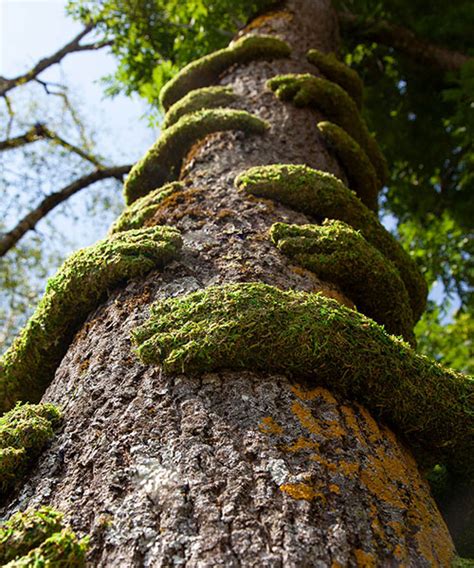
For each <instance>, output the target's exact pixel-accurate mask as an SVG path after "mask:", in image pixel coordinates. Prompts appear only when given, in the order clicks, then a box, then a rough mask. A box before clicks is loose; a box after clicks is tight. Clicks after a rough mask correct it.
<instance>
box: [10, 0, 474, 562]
mask: <svg viewBox="0 0 474 568" xmlns="http://www.w3.org/2000/svg"><path fill="white" fill-rule="evenodd" d="M287 4H288V5H287V6H286V7H285V8H283V9H276V10H273V11H270V12H268V13H265V14H261V15H260V16H259V17H258V18H257V19H256V20H254V21H253V22H252V23H250V24H249V26H248V27H246V28H245V29H244V30H243V31H242V34H241V37H239V38H237V39H236V40H235V41H233V42H232V43H231V44H230V45H229V46H228V47H224V48H223V49H219V50H218V51H216V52H214V53H212V54H209V55H206V56H205V57H203V58H201V59H198V60H196V61H194V62H191V63H189V64H188V65H187V66H185V67H184V69H183V70H182V71H181V72H179V73H178V74H177V75H176V76H175V77H174V78H173V79H172V80H171V81H170V82H169V83H168V85H167V86H166V87H165V88H164V89H163V90H162V92H161V105H162V107H163V109H164V110H165V111H166V117H165V122H164V128H163V129H162V132H161V135H160V137H159V138H158V140H157V141H156V143H155V144H154V145H153V146H152V147H151V149H150V150H149V152H148V153H147V154H146V156H145V157H144V158H143V159H142V160H140V161H139V162H138V163H137V164H136V165H135V166H134V168H133V169H132V170H131V172H130V175H129V177H128V179H127V180H126V183H125V187H124V193H125V200H126V208H125V209H124V211H123V213H122V215H121V216H120V217H119V219H118V220H117V221H116V222H115V223H114V225H113V226H112V228H111V230H110V232H109V236H108V237H107V238H106V239H105V240H104V241H101V242H99V243H98V244H97V245H94V246H92V247H89V248H87V249H84V250H82V251H79V252H78V253H76V254H75V255H73V256H72V257H71V258H70V259H69V260H68V261H67V262H66V263H65V264H64V265H63V267H62V268H61V269H60V271H59V273H58V275H57V276H56V277H54V278H53V279H52V280H51V281H50V282H49V284H48V288H47V290H46V294H45V296H44V298H43V300H42V301H41V303H40V305H39V307H38V308H37V310H36V312H35V313H34V315H33V317H32V318H31V320H30V321H29V322H28V324H27V325H26V327H25V329H24V330H23V332H22V334H21V335H20V337H19V338H18V339H17V340H16V341H15V342H14V344H13V345H12V347H11V348H10V349H9V350H8V351H7V353H6V354H5V355H4V357H3V358H2V360H1V362H0V394H1V395H2V396H1V409H2V410H3V411H7V410H9V409H12V408H13V410H10V412H9V413H8V414H6V415H5V416H4V417H3V418H2V419H1V421H0V456H2V455H3V456H7V457H8V460H9V461H8V460H7V461H3V462H2V466H0V476H2V475H3V477H0V483H1V484H2V487H4V488H5V495H4V501H3V502H4V508H3V509H2V513H3V515H4V516H5V518H6V517H8V516H10V515H11V513H12V512H13V511H20V510H21V511H24V510H25V508H26V507H28V506H29V507H30V509H28V510H26V511H25V512H23V513H21V512H19V513H16V514H14V515H13V516H11V518H10V520H8V521H7V522H6V523H5V524H4V525H3V526H2V527H0V562H3V563H10V564H7V565H9V566H30V565H33V566H58V567H59V566H64V567H66V566H82V565H83V564H84V562H85V555H86V554H87V563H88V565H91V566H103V567H108V566H111V567H115V566H124V567H132V566H177V565H183V566H184V565H186V566H234V565H235V566H237V565H239V566H249V567H257V566H258V567H259V566H316V565H317V566H332V567H336V566H349V567H360V566H364V567H365V566H368V567H375V566H394V567H396V568H401V567H402V566H420V567H425V566H426V567H428V566H450V564H451V563H452V562H453V561H454V558H455V549H454V545H453V541H452V538H451V536H450V535H449V532H448V529H447V527H446V525H445V523H444V522H443V520H442V518H441V515H440V512H439V510H438V509H437V506H436V504H435V501H434V500H433V498H432V496H431V494H430V489H429V485H428V483H427V482H426V480H425V479H424V476H423V472H425V471H426V470H429V469H431V470H432V472H433V473H437V472H438V471H440V470H443V471H444V470H446V471H448V472H449V473H451V474H455V475H456V476H457V478H458V479H460V478H462V479H463V480H464V481H463V483H464V484H465V485H464V486H470V480H471V479H472V477H473V474H474V457H473V456H474V382H473V379H471V378H468V377H465V376H463V375H461V374H459V373H456V372H454V371H451V370H449V369H444V368H443V367H442V366H440V365H439V364H438V363H436V362H434V361H431V360H429V359H427V358H425V357H422V356H420V355H418V354H417V353H416V352H415V351H414V349H413V348H412V347H410V345H409V344H408V343H407V342H405V340H404V339H403V338H405V339H406V340H408V341H410V342H412V343H414V335H413V325H414V323H415V322H416V321H417V320H418V319H419V317H420V315H421V314H422V312H423V310H424V308H425V305H426V296H427V286H426V283H425V281H424V279H423V276H422V274H421V272H420V270H419V268H418V267H417V265H416V264H415V262H414V260H413V259H412V258H411V257H410V255H409V254H408V253H407V252H405V251H404V250H403V248H402V247H401V246H400V244H399V243H398V242H397V241H396V240H395V238H394V237H393V236H392V235H391V234H390V233H388V232H387V231H386V230H385V228H384V227H383V226H382V225H381V224H380V222H379V220H378V218H377V216H376V213H375V212H376V210H377V205H378V192H379V190H380V188H381V187H382V185H383V184H384V183H385V180H386V176H387V172H386V163H385V159H384V157H383V155H382V154H381V151H380V149H379V147H378V145H377V143H376V142H375V138H374V137H373V136H372V134H371V133H369V130H368V128H367V126H366V124H365V122H364V121H363V119H362V118H361V115H360V113H359V108H360V105H361V101H362V91H363V89H362V84H361V81H360V79H359V77H358V76H357V75H356V74H355V73H354V71H352V70H350V69H348V68H347V67H346V66H345V65H343V64H342V63H341V62H340V61H338V60H337V58H336V57H335V55H334V53H337V52H338V51H339V45H338V43H337V38H338V37H339V33H338V28H337V18H336V17H335V14H334V12H333V9H332V6H331V3H330V2H329V0H288V2H287ZM213 6H214V4H213ZM318 73H320V74H321V76H317V74H318ZM275 95H276V96H275ZM156 102H157V103H158V101H156ZM347 185H348V186H349V187H347ZM167 224H168V225H173V226H172V227H171V226H166V225H167ZM112 291H114V292H113V296H111V297H110V296H109V294H110V292H112ZM86 320H87V321H86ZM375 320H376V321H375ZM379 324H383V325H379ZM76 331H79V333H77V334H76ZM389 332H390V333H394V334H397V335H401V336H403V338H402V337H399V336H396V335H390V333H389ZM41 397H43V400H42V404H41V405H38V406H30V405H20V406H16V407H15V404H16V402H17V401H19V400H22V401H31V402H37V401H39V400H40V398H41ZM58 409H60V410H58ZM59 413H60V414H61V424H60V428H58V427H57V426H58V421H59ZM391 428H393V431H392V430H391ZM412 452H413V454H412ZM415 458H416V459H415ZM33 463H34V467H31V465H32V464H33ZM4 464H6V465H4ZM433 466H437V467H436V468H434V469H433ZM2 467H3V469H2ZM27 469H29V471H27ZM17 474H18V475H17ZM20 474H21V475H23V474H25V477H23V478H21V476H20ZM463 496H464V495H463ZM53 505H54V509H52V506H53ZM463 506H464V510H465V511H466V513H465V515H463V517H462V519H461V520H462V523H461V524H462V526H461V527H459V526H458V525H456V524H452V525H451V527H452V528H453V535H454V536H455V537H456V538H457V537H459V535H460V534H461V533H463V534H470V533H472V530H471V527H472V526H474V520H473V519H474V505H473V506H471V505H470V502H469V499H467V498H466V499H464V500H463ZM57 511H61V513H58V512H57ZM62 515H64V517H63V516H62ZM64 519H67V522H68V523H70V527H71V528H68V525H67V524H66V523H65V521H64ZM72 529H74V532H73V530H72ZM76 534H77V535H79V536H81V535H89V536H90V544H89V545H88V543H87V541H86V540H84V539H79V538H78V537H76ZM461 536H462V535H461ZM468 541H469V539H467V540H462V539H460V538H457V542H458V544H459V545H460V550H462V551H463V552H464V553H469V552H470V548H469V547H470V545H469V542H468ZM465 542H468V544H463V543H465Z"/></svg>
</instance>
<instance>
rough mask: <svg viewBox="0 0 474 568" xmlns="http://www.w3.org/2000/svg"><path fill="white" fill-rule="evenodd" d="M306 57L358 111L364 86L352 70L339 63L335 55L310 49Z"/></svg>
mask: <svg viewBox="0 0 474 568" xmlns="http://www.w3.org/2000/svg"><path fill="white" fill-rule="evenodd" d="M306 57H307V59H308V61H309V62H310V63H312V64H313V65H316V67H317V68H318V69H319V70H320V71H321V73H322V74H323V75H324V76H325V77H326V78H327V79H329V80H330V81H333V82H334V83H337V84H338V85H339V86H340V87H342V88H343V89H344V90H345V91H346V93H347V94H348V95H350V96H351V97H352V99H354V102H355V103H356V105H357V107H358V108H359V109H360V108H361V107H362V98H363V92H364V84H363V83H362V79H361V78H360V77H359V74H358V73H357V72H356V71H354V69H351V68H350V67H348V66H347V65H345V64H344V63H342V61H339V59H338V58H337V56H336V54H335V53H323V52H322V51H319V50H317V49H310V50H309V51H308V53H307V54H306Z"/></svg>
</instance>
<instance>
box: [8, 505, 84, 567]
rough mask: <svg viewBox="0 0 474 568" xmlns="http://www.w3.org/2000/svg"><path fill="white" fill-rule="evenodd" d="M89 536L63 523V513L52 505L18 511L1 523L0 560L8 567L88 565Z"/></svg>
mask: <svg viewBox="0 0 474 568" xmlns="http://www.w3.org/2000/svg"><path fill="white" fill-rule="evenodd" d="M87 546H88V539H87V538H83V539H81V540H79V539H78V538H77V537H76V535H75V534H74V533H73V532H72V531H71V529H69V528H64V527H63V515H62V513H59V512H57V511H55V510H53V509H51V508H50V507H41V508H40V509H38V510H33V509H30V510H27V511H25V512H18V513H15V514H14V515H13V516H12V517H11V518H10V519H9V520H8V521H6V522H5V523H4V524H3V525H1V526H0V562H2V566H8V567H9V568H13V567H20V566H25V567H26V566H29V567H31V568H33V567H36V568H39V567H42V566H49V567H51V568H53V567H56V568H60V567H63V568H76V567H77V568H79V567H82V566H84V565H85V554H86V551H87Z"/></svg>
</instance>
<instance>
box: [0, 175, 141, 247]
mask: <svg viewBox="0 0 474 568" xmlns="http://www.w3.org/2000/svg"><path fill="white" fill-rule="evenodd" d="M131 167H132V166H131V165H126V166H115V167H111V168H104V169H97V170H95V171H93V172H91V173H90V174H88V175H86V176H84V177H82V178H79V179H77V180H76V181H74V182H72V183H71V184H69V185H67V186H66V187H64V188H63V189H61V190H60V191H57V192H55V193H52V194H50V195H48V196H47V197H45V198H44V199H43V200H42V201H41V203H40V204H39V205H38V206H37V207H35V208H34V209H33V210H32V211H30V212H29V213H28V214H27V215H25V216H24V217H23V219H21V220H20V221H19V222H18V223H17V225H16V226H15V227H14V228H13V229H12V230H11V231H8V233H4V234H3V235H1V237H0V257H2V256H5V254H6V253H7V252H8V251H9V250H10V249H11V248H13V247H14V246H15V245H16V244H17V242H18V241H19V240H20V239H21V238H22V237H23V236H24V235H25V233H27V232H28V231H31V230H32V229H34V228H35V227H36V224H37V223H38V222H39V221H40V220H41V219H43V218H44V217H46V215H47V214H48V213H49V212H50V211H52V210H53V209H54V208H55V207H57V206H58V205H60V204H61V203H63V202H64V201H66V199H69V197H71V196H72V195H74V194H75V193H77V192H78V191H80V190H81V189H84V188H86V187H88V186H89V185H92V184H93V183H95V182H97V181H101V180H103V179H108V178H116V179H119V180H121V179H122V178H123V176H124V175H125V174H127V173H128V172H129V171H130V169H131Z"/></svg>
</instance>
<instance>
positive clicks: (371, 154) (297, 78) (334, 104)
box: [267, 73, 388, 191]
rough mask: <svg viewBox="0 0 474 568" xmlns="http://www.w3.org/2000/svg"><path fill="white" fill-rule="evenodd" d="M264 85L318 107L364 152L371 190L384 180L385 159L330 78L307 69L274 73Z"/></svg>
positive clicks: (281, 96)
mask: <svg viewBox="0 0 474 568" xmlns="http://www.w3.org/2000/svg"><path fill="white" fill-rule="evenodd" d="M267 86H268V87H269V88H270V89H271V90H272V91H273V92H274V93H275V95H276V96H277V97H278V98H279V99H281V100H283V101H291V102H292V103H293V104H295V105H296V106H299V107H309V108H314V109H316V110H319V111H320V112H321V113H322V114H324V115H325V116H326V118H328V119H329V120H330V121H331V122H334V123H335V124H337V125H338V126H340V127H341V128H343V129H344V130H345V131H346V132H347V133H348V134H349V135H350V136H351V137H352V138H353V139H354V140H355V141H356V142H357V144H358V145H359V146H360V147H361V148H362V149H363V151H364V152H365V153H366V154H367V156H368V158H369V161H370V163H371V164H372V167H373V169H374V172H375V191H378V190H379V189H380V188H381V187H382V186H383V185H384V184H385V183H386V182H387V179H388V169H387V162H386V160H385V158H384V156H383V154H382V152H381V151H380V148H379V146H378V144H377V142H376V140H375V138H374V137H373V136H372V135H371V134H370V132H369V130H368V128H367V125H366V124H365V121H364V120H363V118H362V117H361V115H360V114H359V110H358V108H357V106H356V104H355V103H354V101H353V100H352V99H351V97H350V96H349V95H348V94H347V93H346V91H345V90H344V89H342V88H341V87H339V85H337V84H336V83H334V82H333V81H328V80H327V79H323V78H321V77H315V76H314V75H311V74H309V73H305V74H292V73H290V74H288V75H278V76H276V77H273V78H272V79H269V80H268V81H267Z"/></svg>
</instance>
